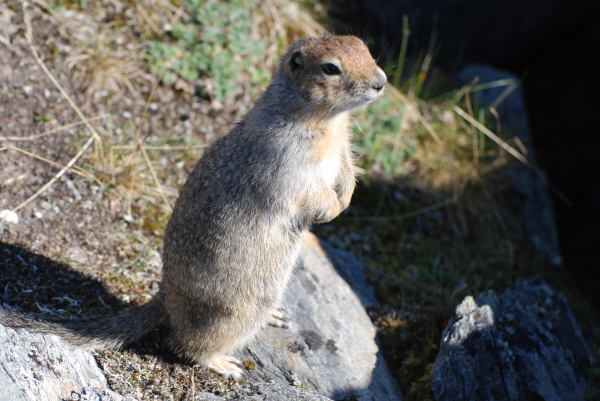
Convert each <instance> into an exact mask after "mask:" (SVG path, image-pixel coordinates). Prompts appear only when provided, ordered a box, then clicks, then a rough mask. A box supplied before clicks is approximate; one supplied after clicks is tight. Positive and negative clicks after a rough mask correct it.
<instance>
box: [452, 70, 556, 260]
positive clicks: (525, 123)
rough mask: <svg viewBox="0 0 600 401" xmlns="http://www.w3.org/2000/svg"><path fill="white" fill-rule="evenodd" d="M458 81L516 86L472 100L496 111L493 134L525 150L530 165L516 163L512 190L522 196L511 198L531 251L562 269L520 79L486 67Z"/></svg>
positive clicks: (465, 72)
mask: <svg viewBox="0 0 600 401" xmlns="http://www.w3.org/2000/svg"><path fill="white" fill-rule="evenodd" d="M457 80H458V83H459V84H460V85H466V84H469V83H472V82H474V80H477V84H478V85H479V84H484V83H489V82H497V81H500V80H506V81H512V82H513V83H514V87H512V88H509V85H500V86H496V87H492V88H488V89H483V90H479V91H477V92H475V93H474V95H473V96H475V97H476V99H477V103H478V104H479V107H480V108H483V109H487V110H490V109H493V111H494V114H495V116H494V115H492V113H488V117H489V121H490V122H491V125H492V127H493V128H492V130H493V131H495V133H496V134H498V135H499V136H501V137H503V138H505V139H506V140H508V139H509V138H513V137H515V138H518V139H519V141H520V142H521V144H522V146H523V147H524V149H525V151H524V153H525V155H526V157H527V160H528V165H524V164H522V163H520V162H516V161H515V164H514V166H515V167H514V168H513V170H512V173H511V176H510V187H511V188H512V189H513V190H515V191H516V192H517V193H518V194H519V195H520V196H518V197H514V196H513V197H512V198H513V199H515V206H517V207H519V208H521V209H522V216H523V221H524V222H525V226H526V228H527V231H528V232H529V235H530V237H529V238H528V240H529V243H530V244H531V245H532V248H533V249H535V250H536V251H537V252H538V254H539V255H540V256H541V258H542V259H544V260H546V261H547V262H548V263H550V264H552V265H560V264H561V263H562V257H561V253H560V248H559V245H558V234H557V230H556V225H555V220H554V211H553V207H552V202H551V200H550V195H549V194H548V188H547V179H546V176H545V174H544V173H543V172H542V171H541V170H540V168H539V167H538V165H537V160H536V155H535V149H534V147H533V140H532V137H531V130H530V128H529V120H528V118H527V107H526V105H525V99H524V97H523V91H522V89H521V83H520V82H519V79H518V78H517V77H516V76H515V75H513V74H510V73H507V72H504V71H500V70H497V69H495V68H492V67H489V66H486V65H469V66H466V67H465V68H463V69H462V70H461V71H460V72H459V73H458V74H457ZM507 89H508V90H507ZM507 94H508V95H507ZM506 95H507V96H506ZM504 96H506V97H504ZM502 99H503V100H502Z"/></svg>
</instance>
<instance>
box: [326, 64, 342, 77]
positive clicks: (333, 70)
mask: <svg viewBox="0 0 600 401" xmlns="http://www.w3.org/2000/svg"><path fill="white" fill-rule="evenodd" d="M321 69H322V70H323V72H324V73H325V74H327V75H339V74H341V73H342V71H341V70H340V67H338V66H337V65H335V64H333V63H325V64H322V65H321Z"/></svg>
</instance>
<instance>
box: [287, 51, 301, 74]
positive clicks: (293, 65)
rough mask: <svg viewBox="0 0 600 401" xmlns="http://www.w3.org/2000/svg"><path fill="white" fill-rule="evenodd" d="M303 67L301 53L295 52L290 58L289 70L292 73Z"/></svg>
mask: <svg viewBox="0 0 600 401" xmlns="http://www.w3.org/2000/svg"><path fill="white" fill-rule="evenodd" d="M302 67H304V60H303V59H302V53H300V52H295V53H294V54H292V57H290V70H291V71H292V72H293V73H294V72H296V71H298V70H300V69H302Z"/></svg>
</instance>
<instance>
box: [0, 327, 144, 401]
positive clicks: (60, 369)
mask: <svg viewBox="0 0 600 401" xmlns="http://www.w3.org/2000/svg"><path fill="white" fill-rule="evenodd" d="M0 343H1V344H2V346H0V383H2V389H1V390H0V393H1V394H2V397H0V398H1V399H2V400H3V401H39V400H63V399H66V400H71V399H72V400H82V401H84V400H90V401H92V400H93V401H126V400H132V398H130V397H123V396H121V395H119V394H117V393H115V392H113V391H111V390H110V389H108V387H107V384H106V379H105V377H104V374H103V373H102V371H101V370H100V368H99V367H98V365H97V364H96V360H95V359H94V357H93V356H92V355H91V354H90V353H89V352H86V351H83V350H81V349H76V348H66V347H64V346H63V345H61V344H60V343H59V342H58V341H57V340H56V339H55V338H53V337H52V336H44V335H39V334H30V333H29V332H27V331H26V330H23V329H19V330H14V329H12V328H9V327H4V326H2V325H0Z"/></svg>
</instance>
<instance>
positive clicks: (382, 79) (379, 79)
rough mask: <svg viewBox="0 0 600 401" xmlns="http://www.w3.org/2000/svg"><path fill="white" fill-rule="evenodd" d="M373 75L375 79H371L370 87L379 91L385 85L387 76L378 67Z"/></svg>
mask: <svg viewBox="0 0 600 401" xmlns="http://www.w3.org/2000/svg"><path fill="white" fill-rule="evenodd" d="M375 75H376V76H375V80H374V81H373V84H372V85H371V87H372V88H373V89H375V90H376V91H378V92H379V91H380V90H382V89H383V87H384V86H385V83H386V82H387V77H386V76H385V74H384V73H383V71H381V70H380V69H379V70H377V73H376V74H375Z"/></svg>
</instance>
